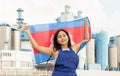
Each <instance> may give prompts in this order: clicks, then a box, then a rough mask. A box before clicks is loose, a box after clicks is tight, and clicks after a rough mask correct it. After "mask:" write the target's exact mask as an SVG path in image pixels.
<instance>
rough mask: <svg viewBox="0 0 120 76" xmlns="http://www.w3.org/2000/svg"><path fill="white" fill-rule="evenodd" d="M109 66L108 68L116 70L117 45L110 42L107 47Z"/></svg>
mask: <svg viewBox="0 0 120 76" xmlns="http://www.w3.org/2000/svg"><path fill="white" fill-rule="evenodd" d="M109 67H110V70H117V67H118V65H117V46H116V44H112V45H111V46H110V47H109Z"/></svg>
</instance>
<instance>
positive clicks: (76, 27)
mask: <svg viewBox="0 0 120 76" xmlns="http://www.w3.org/2000/svg"><path fill="white" fill-rule="evenodd" d="M86 19H88V17H85V18H82V19H78V20H74V21H68V22H58V23H49V24H36V25H30V26H29V27H30V32H31V34H32V36H33V38H34V39H35V40H36V42H37V43H38V44H39V45H41V46H46V47H51V46H52V45H53V41H52V39H53V37H54V34H55V32H56V31H57V30H58V29H65V30H66V31H68V32H69V34H70V37H71V40H72V44H74V43H78V42H80V41H82V40H83V39H84V21H85V20H86ZM88 26H89V27H88V29H89V34H90V33H91V29H90V22H89V20H88ZM84 45H86V44H83V45H82V47H84ZM82 47H81V48H82ZM81 48H80V49H81ZM33 50H34V56H35V61H36V64H39V63H41V62H46V61H47V60H48V58H49V57H50V56H49V55H46V54H43V53H40V52H39V51H38V50H36V49H35V48H33ZM51 59H53V58H51Z"/></svg>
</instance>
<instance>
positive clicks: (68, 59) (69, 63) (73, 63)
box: [52, 48, 79, 76]
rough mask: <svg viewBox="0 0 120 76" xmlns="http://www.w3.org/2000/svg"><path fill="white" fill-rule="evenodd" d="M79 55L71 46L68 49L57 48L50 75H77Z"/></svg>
mask: <svg viewBox="0 0 120 76" xmlns="http://www.w3.org/2000/svg"><path fill="white" fill-rule="evenodd" d="M78 63H79V57H78V55H77V53H75V52H74V51H73V50H72V48H69V50H64V51H63V50H62V49H61V50H59V54H58V57H57V59H56V63H55V67H54V70H53V73H52V76H77V74H76V68H77V66H78Z"/></svg>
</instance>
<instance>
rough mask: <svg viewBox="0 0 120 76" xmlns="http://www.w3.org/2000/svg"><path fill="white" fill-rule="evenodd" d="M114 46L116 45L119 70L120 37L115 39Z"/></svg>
mask: <svg viewBox="0 0 120 76" xmlns="http://www.w3.org/2000/svg"><path fill="white" fill-rule="evenodd" d="M116 44H117V56H118V67H119V68H120V35H119V36H117V37H116Z"/></svg>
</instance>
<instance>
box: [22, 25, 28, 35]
mask: <svg viewBox="0 0 120 76" xmlns="http://www.w3.org/2000/svg"><path fill="white" fill-rule="evenodd" d="M22 29H23V30H24V31H25V32H26V33H29V32H30V30H29V26H28V24H26V23H23V26H22Z"/></svg>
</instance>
